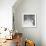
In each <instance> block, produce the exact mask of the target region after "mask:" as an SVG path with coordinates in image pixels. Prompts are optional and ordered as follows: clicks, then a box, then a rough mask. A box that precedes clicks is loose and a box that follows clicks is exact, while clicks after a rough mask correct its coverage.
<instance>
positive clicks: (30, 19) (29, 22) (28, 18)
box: [22, 14, 36, 27]
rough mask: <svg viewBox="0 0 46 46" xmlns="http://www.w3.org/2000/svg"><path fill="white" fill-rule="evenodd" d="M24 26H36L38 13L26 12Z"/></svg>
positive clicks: (23, 19)
mask: <svg viewBox="0 0 46 46" xmlns="http://www.w3.org/2000/svg"><path fill="white" fill-rule="evenodd" d="M22 21H23V27H36V15H35V14H24V15H23V18H22Z"/></svg>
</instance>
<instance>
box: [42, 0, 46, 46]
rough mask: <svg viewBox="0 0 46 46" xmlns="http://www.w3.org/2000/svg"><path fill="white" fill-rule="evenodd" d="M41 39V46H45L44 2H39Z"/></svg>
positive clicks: (44, 0)
mask: <svg viewBox="0 0 46 46" xmlns="http://www.w3.org/2000/svg"><path fill="white" fill-rule="evenodd" d="M41 38H42V39H41V40H42V46H46V0H42V1H41Z"/></svg>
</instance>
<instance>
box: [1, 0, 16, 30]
mask: <svg viewBox="0 0 46 46" xmlns="http://www.w3.org/2000/svg"><path fill="white" fill-rule="evenodd" d="M15 2H16V0H0V27H7V28H9V29H11V28H12V6H13V4H14V3H15Z"/></svg>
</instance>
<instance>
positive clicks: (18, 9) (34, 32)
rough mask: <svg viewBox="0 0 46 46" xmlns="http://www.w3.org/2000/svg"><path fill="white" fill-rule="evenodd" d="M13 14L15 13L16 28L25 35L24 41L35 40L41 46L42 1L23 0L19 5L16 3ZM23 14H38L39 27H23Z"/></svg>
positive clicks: (37, 45)
mask: <svg viewBox="0 0 46 46" xmlns="http://www.w3.org/2000/svg"><path fill="white" fill-rule="evenodd" d="M20 1H21V0H20ZM20 1H18V2H20ZM16 5H17V6H16ZM13 13H14V19H15V22H14V23H15V28H16V29H17V30H18V32H22V33H23V37H24V39H26V38H27V39H31V40H34V42H35V44H36V46H41V1H40V0H23V1H22V2H21V3H19V4H17V3H16V4H15V5H14V6H13ZM23 13H36V16H37V26H36V27H34V28H32V27H22V14H23Z"/></svg>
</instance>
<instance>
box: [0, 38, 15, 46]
mask: <svg viewBox="0 0 46 46" xmlns="http://www.w3.org/2000/svg"><path fill="white" fill-rule="evenodd" d="M0 46H16V45H15V39H13V40H6V42H4V43H2V44H1V45H0Z"/></svg>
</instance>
